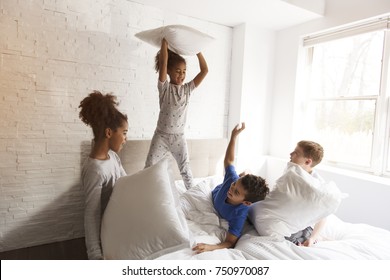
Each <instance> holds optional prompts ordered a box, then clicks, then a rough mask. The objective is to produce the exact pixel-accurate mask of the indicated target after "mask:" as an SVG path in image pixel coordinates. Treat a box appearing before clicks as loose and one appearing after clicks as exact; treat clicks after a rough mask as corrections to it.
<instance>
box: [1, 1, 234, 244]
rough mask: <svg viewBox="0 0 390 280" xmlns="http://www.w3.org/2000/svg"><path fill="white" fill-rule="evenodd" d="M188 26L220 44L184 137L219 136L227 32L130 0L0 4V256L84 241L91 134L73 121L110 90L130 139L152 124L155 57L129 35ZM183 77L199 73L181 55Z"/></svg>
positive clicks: (143, 135)
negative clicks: (97, 93) (84, 103)
mask: <svg viewBox="0 0 390 280" xmlns="http://www.w3.org/2000/svg"><path fill="white" fill-rule="evenodd" d="M167 24H186V25H189V26H192V27H194V28H197V29H199V30H201V31H203V32H206V33H208V34H209V35H211V36H213V37H215V38H216V40H215V41H214V43H213V44H211V45H210V46H209V48H207V49H206V50H204V52H203V53H204V56H205V58H206V60H207V63H208V65H209V75H208V76H207V77H206V79H205V81H204V82H203V83H202V85H201V86H200V87H199V88H198V89H197V90H196V94H194V96H193V98H192V101H191V105H190V111H189V116H188V121H187V127H186V129H187V130H186V134H187V138H221V137H225V134H226V126H227V115H228V112H227V108H228V103H229V84H230V83H229V81H230V77H229V73H230V58H231V45H232V43H231V41H232V30H231V29H230V28H228V27H225V26H221V25H217V24H213V23H210V22H204V21H200V20H197V19H194V18H189V17H184V16H180V15H175V14H172V13H169V15H167V13H166V12H164V11H162V10H160V9H158V8H154V7H150V6H145V5H141V4H137V3H134V2H132V1H126V0H105V1H101V0H83V1H79V0H64V1H57V0H18V1H15V0H1V1H0V126H1V129H0V158H1V160H0V251H7V250H12V249H17V248H23V247H28V246H34V245H39V244H44V243H50V242H55V241H61V240H67V239H72V238H77V237H82V236H84V228H83V196H82V192H81V189H80V172H81V171H80V170H81V166H82V163H83V161H84V159H85V158H86V157H87V155H88V151H89V143H90V139H91V138H92V133H91V129H90V128H89V127H86V126H85V125H84V124H83V123H82V122H81V121H80V120H79V118H78V113H79V110H78V105H79V103H80V101H81V100H82V99H83V98H84V97H85V96H86V95H87V94H88V93H90V92H91V91H92V90H94V89H98V90H101V91H104V92H113V93H114V94H115V95H117V96H118V99H119V101H120V109H121V110H122V111H123V112H124V113H126V114H127V115H128V117H129V134H128V137H129V138H131V139H150V138H151V137H152V135H153V132H154V129H155V125H156V121H157V116H158V111H159V107H158V93H157V88H156V84H157V74H156V73H155V71H154V70H153V63H154V56H155V54H156V52H157V49H156V48H154V47H152V46H149V45H147V44H146V43H143V42H141V41H139V40H138V39H136V38H135V37H134V34H135V33H137V32H139V31H142V30H145V29H149V28H156V27H160V26H162V25H167ZM186 59H187V69H188V74H187V77H188V78H191V77H193V76H194V75H195V74H196V73H197V71H198V62H197V59H196V57H195V56H194V57H186Z"/></svg>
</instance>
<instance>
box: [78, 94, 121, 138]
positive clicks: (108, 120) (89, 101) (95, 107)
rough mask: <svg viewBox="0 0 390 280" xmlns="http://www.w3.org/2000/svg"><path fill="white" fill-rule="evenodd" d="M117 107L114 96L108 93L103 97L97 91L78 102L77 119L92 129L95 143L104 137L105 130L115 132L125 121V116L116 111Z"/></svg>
mask: <svg viewBox="0 0 390 280" xmlns="http://www.w3.org/2000/svg"><path fill="white" fill-rule="evenodd" d="M117 105H118V103H117V102H116V96H114V95H112V94H110V93H108V94H105V95H103V94H102V93H101V92H100V91H97V90H94V91H93V92H92V93H90V94H89V95H88V96H87V97H85V98H84V99H83V100H82V101H81V102H80V105H79V108H81V110H80V113H79V117H80V119H81V120H82V121H83V122H84V123H85V124H86V125H89V126H90V127H92V131H93V135H94V137H95V138H94V140H95V141H97V140H99V139H101V138H103V137H104V135H105V129H106V128H111V129H112V130H113V131H116V130H117V129H118V127H120V126H121V125H122V124H123V121H127V116H126V115H124V114H122V113H121V112H119V111H118V109H117Z"/></svg>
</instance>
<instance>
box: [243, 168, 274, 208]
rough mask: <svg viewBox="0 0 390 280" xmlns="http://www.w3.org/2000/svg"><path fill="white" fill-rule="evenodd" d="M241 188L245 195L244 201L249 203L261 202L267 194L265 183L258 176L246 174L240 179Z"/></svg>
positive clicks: (267, 189)
mask: <svg viewBox="0 0 390 280" xmlns="http://www.w3.org/2000/svg"><path fill="white" fill-rule="evenodd" d="M241 183H242V186H243V187H244V189H245V190H246V192H247V194H246V196H245V200H246V201H249V202H252V203H253V202H256V201H260V200H263V199H264V198H265V197H266V196H267V194H268V193H269V188H268V186H267V182H266V181H265V179H263V178H262V177H260V176H256V175H253V174H247V175H245V176H244V177H242V179H241Z"/></svg>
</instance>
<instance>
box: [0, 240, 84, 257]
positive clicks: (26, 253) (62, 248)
mask: <svg viewBox="0 0 390 280" xmlns="http://www.w3.org/2000/svg"><path fill="white" fill-rule="evenodd" d="M87 259H88V258H87V251H86V248H85V239H84V238H77V239H72V240H67V241H61V242H55V243H50V244H45V245H39V246H34V247H28V248H22V249H17V250H12V251H6V252H0V260H87Z"/></svg>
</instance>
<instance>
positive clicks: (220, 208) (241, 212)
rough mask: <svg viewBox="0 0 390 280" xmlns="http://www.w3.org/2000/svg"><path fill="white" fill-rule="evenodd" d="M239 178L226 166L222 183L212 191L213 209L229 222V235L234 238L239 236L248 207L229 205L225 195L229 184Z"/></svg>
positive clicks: (231, 167)
mask: <svg viewBox="0 0 390 280" xmlns="http://www.w3.org/2000/svg"><path fill="white" fill-rule="evenodd" d="M238 178H239V176H238V175H237V173H236V169H235V168H234V166H233V165H228V166H227V167H226V170H225V178H224V179H223V183H222V184H220V185H218V186H216V187H215V189H214V190H213V191H212V196H213V203H214V208H215V210H217V212H218V214H219V215H220V216H221V217H222V218H224V219H225V220H227V221H228V222H229V230H228V231H229V233H231V234H233V235H234V236H236V237H240V236H241V231H242V228H243V227H244V223H245V220H246V218H247V216H248V211H249V207H248V206H246V205H244V204H242V203H241V204H239V205H231V204H229V203H227V202H226V199H227V193H228V191H229V188H230V186H231V184H232V183H233V182H235V181H237V180H238Z"/></svg>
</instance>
